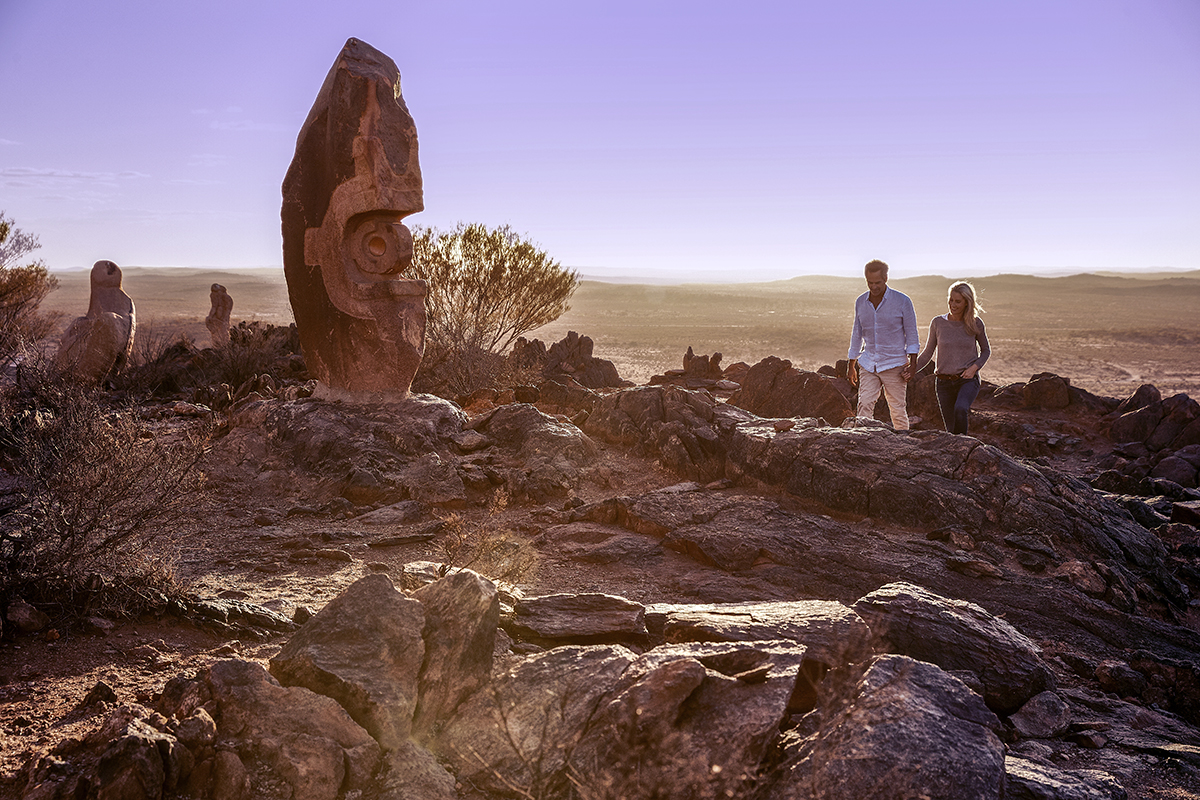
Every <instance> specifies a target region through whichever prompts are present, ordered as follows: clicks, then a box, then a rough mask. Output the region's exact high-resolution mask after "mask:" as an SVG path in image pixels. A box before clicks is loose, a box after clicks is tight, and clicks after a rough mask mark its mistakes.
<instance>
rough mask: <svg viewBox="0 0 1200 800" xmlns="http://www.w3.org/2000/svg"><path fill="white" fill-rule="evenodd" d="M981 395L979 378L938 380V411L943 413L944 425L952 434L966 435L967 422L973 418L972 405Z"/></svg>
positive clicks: (939, 378) (940, 378)
mask: <svg viewBox="0 0 1200 800" xmlns="http://www.w3.org/2000/svg"><path fill="white" fill-rule="evenodd" d="M978 394H979V376H978V375H976V376H975V377H973V378H943V377H941V376H939V377H938V379H937V399H938V409H939V410H940V411H941V412H942V423H943V424H944V425H945V426H946V430H948V431H950V432H951V433H966V432H967V420H968V418H969V417H970V416H971V404H972V403H974V402H975V398H976V396H977V395H978Z"/></svg>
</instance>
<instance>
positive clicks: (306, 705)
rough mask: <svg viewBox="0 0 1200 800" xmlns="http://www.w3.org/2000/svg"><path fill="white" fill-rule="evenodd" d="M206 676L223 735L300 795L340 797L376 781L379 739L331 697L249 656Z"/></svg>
mask: <svg viewBox="0 0 1200 800" xmlns="http://www.w3.org/2000/svg"><path fill="white" fill-rule="evenodd" d="M202 681H203V684H204V686H203V691H205V692H206V693H207V694H209V695H211V698H212V700H211V703H212V707H213V708H214V710H215V712H216V713H215V714H214V717H215V719H216V720H217V725H218V727H219V730H220V733H221V736H222V737H232V738H233V739H236V740H237V754H238V756H239V757H240V759H241V761H242V762H244V763H246V764H256V763H261V764H262V765H264V766H265V767H266V768H267V769H269V770H270V772H271V773H273V774H274V775H276V776H278V778H280V779H282V780H283V781H284V782H285V783H287V784H288V785H290V787H291V789H292V792H293V796H294V797H305V798H314V800H326V799H327V800H334V798H337V797H339V796H340V793H341V792H343V791H349V790H356V789H357V790H362V789H364V788H366V787H367V786H369V785H370V782H371V779H372V777H373V776H374V773H375V770H376V768H377V767H378V764H379V760H380V748H379V744H378V743H377V742H376V741H375V740H374V739H373V738H371V736H370V734H368V733H367V732H366V731H365V730H363V728H362V727H361V726H359V725H358V724H357V723H356V722H355V721H354V720H353V719H351V718H350V715H349V714H347V713H346V710H345V709H344V708H342V706H340V705H339V704H338V703H337V702H336V701H334V700H333V699H331V698H329V697H325V696H323V695H320V694H315V693H314V692H312V691H310V690H308V689H306V688H303V687H299V686H295V687H284V686H281V685H280V684H279V683H278V682H277V681H276V680H275V679H274V678H272V677H271V676H270V675H269V674H268V673H267V671H266V670H265V669H263V668H262V667H261V666H259V665H258V664H254V663H251V662H248V661H220V662H217V663H216V664H214V665H212V666H211V667H210V668H209V669H208V670H207V672H206V673H204V675H203V676H202ZM251 772H253V770H251Z"/></svg>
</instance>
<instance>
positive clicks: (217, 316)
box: [204, 283, 233, 349]
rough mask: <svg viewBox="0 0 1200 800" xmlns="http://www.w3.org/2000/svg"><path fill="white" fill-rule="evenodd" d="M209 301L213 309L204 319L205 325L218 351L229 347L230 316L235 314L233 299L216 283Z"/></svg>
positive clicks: (210, 293)
mask: <svg viewBox="0 0 1200 800" xmlns="http://www.w3.org/2000/svg"><path fill="white" fill-rule="evenodd" d="M208 299H209V300H211V301H212V309H211V310H210V311H209V312H208V316H207V317H205V318H204V324H205V325H206V326H207V327H208V335H209V336H210V337H212V346H213V347H215V348H217V349H220V348H222V347H228V346H229V315H230V314H231V313H233V298H232V297H230V296H229V292H228V291H226V290H225V287H224V286H222V285H221V284H219V283H214V284H213V285H212V291H211V292H209V293H208Z"/></svg>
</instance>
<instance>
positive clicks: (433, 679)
mask: <svg viewBox="0 0 1200 800" xmlns="http://www.w3.org/2000/svg"><path fill="white" fill-rule="evenodd" d="M412 597H413V599H415V600H417V601H419V602H420V603H421V607H422V608H423V609H424V610H425V631H424V640H425V661H424V663H423V665H422V667H421V677H420V681H419V698H420V699H419V701H418V703H417V708H416V716H415V718H414V720H413V728H414V731H415V732H416V734H417V735H418V736H420V737H421V738H423V739H429V738H431V737H432V736H433V735H435V733H436V731H437V729H438V727H439V726H441V725H442V724H444V723H445V722H446V721H447V720H448V719H450V717H451V716H452V715H453V714H454V710H455V709H456V708H458V706H459V704H460V703H462V702H463V701H464V700H465V699H466V698H467V697H469V696H470V695H471V694H472V693H473V692H475V691H476V690H478V689H479V688H480V687H481V686H483V685H484V684H486V683H487V682H488V680H489V679H490V678H491V673H492V651H493V650H494V649H495V643H496V625H497V624H498V622H499V619H500V597H499V594H498V593H497V592H496V586H495V584H493V583H492V582H491V581H489V580H487V579H486V578H483V577H481V576H480V575H478V574H477V573H474V572H471V571H470V570H459V571H458V572H454V573H452V574H450V575H447V576H446V577H445V578H442V579H441V580H438V581H435V582H433V583H431V584H428V585H426V586H422V587H421V588H420V589H417V590H416V591H415V592H413V593H412Z"/></svg>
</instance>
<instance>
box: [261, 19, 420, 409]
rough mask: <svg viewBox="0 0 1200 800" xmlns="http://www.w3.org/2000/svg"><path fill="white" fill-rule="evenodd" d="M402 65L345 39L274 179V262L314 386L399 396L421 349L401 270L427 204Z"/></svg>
mask: <svg viewBox="0 0 1200 800" xmlns="http://www.w3.org/2000/svg"><path fill="white" fill-rule="evenodd" d="M424 207H425V206H424V200H423V197H422V191H421V169H420V166H419V165H418V163H417V132H416V127H415V126H414V125H413V120H412V117H411V116H410V115H409V113H408V108H407V106H405V104H404V98H403V97H402V96H401V94H400V73H399V71H398V70H397V69H396V64H395V63H394V62H393V61H392V60H391V59H390V58H388V57H387V56H386V55H384V54H383V53H381V52H379V51H378V50H376V49H375V48H373V47H371V46H370V45H368V44H366V43H365V42H361V41H359V40H358V39H350V40H349V41H347V42H346V46H345V47H344V48H342V52H341V54H340V55H339V56H338V58H337V61H335V62H334V65H333V68H332V69H331V70H330V71H329V75H328V76H327V77H326V78H325V83H324V85H323V86H322V87H321V91H320V92H319V93H318V94H317V99H316V101H315V102H314V103H313V107H312V110H311V111H309V113H308V119H306V120H305V121H304V127H303V128H302V129H301V130H300V135H299V137H298V139H297V142H296V155H295V158H293V159H292V164H291V167H290V168H289V169H288V173H287V177H286V178H284V181H283V212H282V218H283V268H284V273H285V275H286V277H287V284H288V296H289V298H290V300H291V303H292V311H293V313H294V314H295V317H296V327H297V328H298V329H299V333H300V347H301V349H302V350H303V352H304V361H305V363H306V364H307V366H308V370H309V373H310V374H311V375H312V376H313V377H315V378H316V379H317V381H318V382H319V386H318V391H317V394H318V395H319V396H325V397H330V398H344V399H376V400H391V399H401V398H403V397H405V396H407V394H408V391H409V387H410V386H411V385H412V379H413V376H414V375H415V374H416V372H417V367H418V366H420V363H421V356H422V355H423V353H424V351H425V295H426V292H427V286H426V284H425V282H424V281H421V280H406V279H404V278H403V277H402V276H403V273H404V270H405V269H407V268H408V267H409V266H411V264H412V234H411V233H410V232H409V230H408V229H407V228H406V227H404V225H402V224H401V222H400V221H401V220H402V219H403V218H404V217H406V216H408V215H409V214H413V213H416V212H418V211H421V210H422V209H423V208H424Z"/></svg>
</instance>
